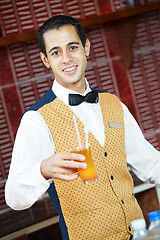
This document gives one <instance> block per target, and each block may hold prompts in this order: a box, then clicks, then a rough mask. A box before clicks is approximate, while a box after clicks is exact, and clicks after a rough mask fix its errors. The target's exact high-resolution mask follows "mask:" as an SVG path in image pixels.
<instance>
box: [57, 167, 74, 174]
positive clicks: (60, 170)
mask: <svg viewBox="0 0 160 240" xmlns="http://www.w3.org/2000/svg"><path fill="white" fill-rule="evenodd" d="M54 172H55V173H60V174H73V173H76V172H77V169H76V168H65V167H56V168H54Z"/></svg>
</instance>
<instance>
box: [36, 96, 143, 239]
mask: <svg viewBox="0 0 160 240" xmlns="http://www.w3.org/2000/svg"><path fill="white" fill-rule="evenodd" d="M99 102H100V105H101V110H102V115H103V121H104V125H105V144H104V147H102V146H101V145H100V144H99V142H98V141H97V140H96V139H95V137H94V136H93V135H92V134H91V133H90V132H89V136H88V139H89V143H90V145H91V149H92V155H93V158H94V162H95V166H96V168H97V172H98V178H99V180H98V181H96V182H94V181H93V182H90V183H89V184H88V185H85V184H84V183H83V182H82V181H81V179H80V178H78V179H77V180H75V181H71V182H65V181H61V180H54V182H53V184H54V188H53V189H52V188H51V190H50V195H51V199H52V201H53V202H54V197H53V196H52V192H53V191H56V199H57V200H56V201H58V202H59V203H58V204H59V205H60V210H58V213H59V211H60V212H61V213H59V214H61V215H62V216H63V221H64V223H63V224H65V225H66V232H67V233H66V234H67V235H65V237H63V239H64V240H66V239H70V240H99V239H108V240H127V239H129V238H130V236H131V234H133V230H132V228H131V221H133V220H134V219H137V218H143V215H142V212H141V209H140V207H139V205H138V203H137V201H136V199H135V197H134V195H133V188H134V186H133V181H132V178H131V176H130V174H129V172H128V169H127V162H126V152H125V128H124V120H123V109H122V106H121V103H120V101H119V99H118V98H117V97H116V96H114V95H112V94H109V93H99ZM38 112H39V113H40V114H41V115H42V116H43V118H44V120H45V122H46V123H47V125H48V127H49V129H50V132H51V134H52V136H53V140H54V144H55V149H56V153H58V152H69V149H71V148H74V147H76V146H78V145H79V144H78V139H77V135H76V130H75V126H74V122H73V115H74V113H73V112H72V111H71V110H70V109H69V108H68V107H67V106H66V105H65V104H64V103H63V102H62V101H61V100H59V99H58V98H55V99H54V100H53V101H51V102H49V103H48V104H45V105H43V106H42V107H41V108H39V109H38ZM76 120H77V123H78V129H79V133H80V138H81V141H82V144H85V134H84V125H83V124H82V122H81V121H80V120H79V119H78V118H77V117H76ZM93 121H94V120H93ZM115 123H116V124H115ZM121 126H122V127H121ZM95 127H96V126H95ZM56 205H57V204H56ZM56 208H57V207H56ZM61 231H62V232H63V226H62V227H61ZM64 231H65V230H64ZM66 236H67V237H66Z"/></svg>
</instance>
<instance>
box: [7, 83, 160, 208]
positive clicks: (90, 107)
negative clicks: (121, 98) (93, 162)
mask: <svg viewBox="0 0 160 240" xmlns="http://www.w3.org/2000/svg"><path fill="white" fill-rule="evenodd" d="M86 86H87V88H86V91H85V92H84V94H83V95H85V94H86V93H88V92H89V91H91V89H90V87H89V85H88V82H87V81H86ZM52 90H53V92H54V93H55V95H56V96H57V97H58V98H59V99H60V100H61V101H63V102H64V103H65V104H66V105H67V106H68V107H69V108H70V109H71V110H72V111H73V112H74V113H75V114H76V115H77V117H78V118H79V119H80V120H81V121H82V123H83V124H84V125H85V126H86V127H87V128H88V130H89V131H90V132H92V134H93V135H94V136H95V138H96V139H97V140H98V142H99V143H100V144H101V146H104V141H105V134H104V123H103V117H102V113H101V107H100V104H99V103H97V104H90V103H86V102H83V103H81V104H80V105H78V106H69V105H68V94H69V93H75V92H74V91H72V90H70V89H67V88H64V87H63V86H61V85H60V84H58V83H57V81H56V80H54V83H53V86H52ZM122 107H123V112H124V123H125V145H126V155H127V162H128V164H129V165H130V166H131V168H132V169H133V171H134V173H135V174H136V175H137V176H138V177H139V178H140V179H141V180H142V181H146V182H151V183H155V184H156V185H157V186H158V187H160V152H158V151H157V150H156V149H155V148H154V147H153V146H152V145H150V144H149V143H148V142H147V141H146V140H145V138H144V136H143V134H142V132H141V130H140V128H139V126H138V124H137V123H136V121H135V119H134V118H133V116H132V115H131V113H130V112H129V110H128V109H127V107H126V106H125V105H124V104H123V103H122ZM54 153H55V146H54V142H53V138H52V135H51V133H50V131H49V128H48V126H47V125H46V123H45V121H44V119H43V118H42V116H41V115H40V113H38V112H37V111H33V110H31V111H28V112H26V113H25V114H24V115H23V118H22V120H21V123H20V126H19V128H18V131H17V135H16V139H15V144H14V148H13V154H12V161H11V166H10V172H9V176H8V180H7V183H6V187H5V197H6V203H7V204H8V205H9V206H10V207H11V208H13V209H15V210H21V209H26V208H29V207H30V206H32V205H33V204H34V203H35V202H36V201H37V200H38V199H39V198H40V197H41V196H42V195H43V194H44V193H45V192H46V191H47V189H48V187H49V185H50V183H49V181H48V180H46V179H44V178H43V176H42V175H41V172H40V165H41V162H42V161H43V160H44V159H46V158H48V157H50V156H51V155H53V154H54Z"/></svg>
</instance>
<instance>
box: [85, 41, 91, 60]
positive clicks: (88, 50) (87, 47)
mask: <svg viewBox="0 0 160 240" xmlns="http://www.w3.org/2000/svg"><path fill="white" fill-rule="evenodd" d="M89 54H90V41H89V39H88V38H87V39H86V43H85V55H86V57H88V56H89Z"/></svg>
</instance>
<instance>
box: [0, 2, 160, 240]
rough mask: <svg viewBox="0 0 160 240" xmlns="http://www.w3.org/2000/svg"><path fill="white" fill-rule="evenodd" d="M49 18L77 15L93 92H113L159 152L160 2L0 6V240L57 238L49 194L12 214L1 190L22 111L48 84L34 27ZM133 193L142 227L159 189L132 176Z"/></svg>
mask: <svg viewBox="0 0 160 240" xmlns="http://www.w3.org/2000/svg"><path fill="white" fill-rule="evenodd" d="M55 14H66V15H70V16H73V17H76V18H77V19H78V20H79V21H80V22H81V24H82V25H83V26H84V28H85V33H86V35H87V37H88V38H89V39H90V41H91V54H90V56H89V57H88V67H87V71H86V77H87V79H88V81H89V83H90V85H91V87H93V88H98V89H103V90H107V91H109V92H111V93H114V94H116V95H117V96H118V97H119V98H120V99H121V101H122V102H123V103H125V104H126V105H127V107H128V108H129V110H130V111H131V113H132V114H133V115H134V117H135V118H136V120H137V121H138V123H139V125H140V127H141V129H142V131H143V133H144V136H145V138H146V139H147V140H148V141H149V142H150V143H151V144H152V145H153V146H154V147H155V148H156V149H157V150H160V1H159V0H157V1H155V0H147V1H145V0H135V1H134V0H97V1H96V0H71V1H69V0H1V1H0V238H1V239H4V240H5V239H17V240H18V239H19V240H20V239H30V240H36V239H39V240H41V239H46V240H47V239H48V240H50V239H61V237H60V232H59V225H58V216H57V214H56V212H55V209H54V207H53V205H52V203H51V202H50V200H49V198H48V195H47V193H46V195H45V196H44V197H43V198H42V199H40V200H39V201H38V202H37V203H35V204H34V205H33V206H32V207H31V208H30V209H28V210H23V211H13V210H11V209H10V208H9V207H8V206H7V205H6V203H5V198H4V187H5V182H6V179H7V176H8V172H9V166H10V161H11V154H12V148H13V144H14V138H15V135H16V131H17V128H18V126H19V122H20V118H21V115H22V113H23V112H24V111H25V110H27V109H28V108H29V107H30V106H31V105H32V104H33V103H34V102H35V101H36V100H38V99H39V98H40V97H41V96H42V95H43V94H44V93H45V92H46V91H47V90H48V89H49V88H50V87H51V85H52V82H53V79H54V76H53V74H52V72H51V71H50V70H48V69H47V68H45V66H44V65H43V63H42V61H41V59H40V57H39V51H40V49H39V46H38V42H37V29H39V27H40V26H41V25H42V24H43V22H44V21H45V20H47V19H48V18H49V17H51V16H53V15H55ZM131 174H132V176H133V179H134V183H135V195H136V198H137V200H138V202H139V204H140V206H141V207H142V210H143V212H144V216H145V219H146V222H147V224H148V218H147V214H148V212H149V211H153V210H160V207H159V200H160V197H159V191H158V190H157V189H156V188H155V186H154V185H151V184H143V183H142V182H141V181H139V180H138V179H137V178H136V177H135V176H134V174H133V173H131Z"/></svg>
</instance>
